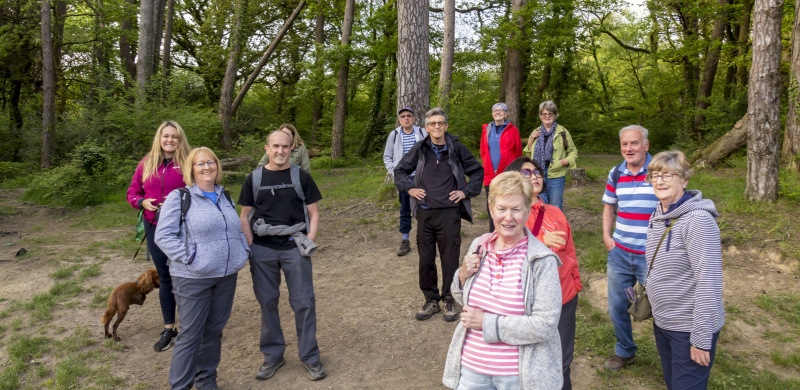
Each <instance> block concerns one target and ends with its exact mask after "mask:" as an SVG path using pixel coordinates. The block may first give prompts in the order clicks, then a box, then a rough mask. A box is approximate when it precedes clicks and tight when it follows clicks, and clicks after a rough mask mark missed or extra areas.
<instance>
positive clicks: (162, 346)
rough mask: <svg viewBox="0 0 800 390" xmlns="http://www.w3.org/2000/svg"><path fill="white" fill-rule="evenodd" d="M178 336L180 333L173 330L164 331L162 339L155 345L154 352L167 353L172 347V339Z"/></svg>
mask: <svg viewBox="0 0 800 390" xmlns="http://www.w3.org/2000/svg"><path fill="white" fill-rule="evenodd" d="M177 335H178V331H177V330H175V329H174V328H173V329H164V331H163V332H161V339H160V340H158V342H157V343H155V345H153V350H155V351H156V352H161V351H166V350H168V349H169V347H171V346H172V339H174V338H175V337H176V336H177Z"/></svg>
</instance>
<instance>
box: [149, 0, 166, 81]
mask: <svg viewBox="0 0 800 390" xmlns="http://www.w3.org/2000/svg"><path fill="white" fill-rule="evenodd" d="M153 6H154V7H155V8H154V9H153V18H155V22H154V23H153V73H152V74H155V73H156V71H157V70H158V60H159V57H160V52H161V37H162V33H163V32H164V8H166V6H167V0H155V1H154V2H153Z"/></svg>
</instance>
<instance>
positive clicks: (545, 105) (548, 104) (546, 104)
mask: <svg viewBox="0 0 800 390" xmlns="http://www.w3.org/2000/svg"><path fill="white" fill-rule="evenodd" d="M544 110H547V111H550V112H552V113H553V118H555V119H558V107H557V106H556V104H555V103H553V101H552V100H545V101H543V102H542V103H541V104H539V114H541V113H542V111H544Z"/></svg>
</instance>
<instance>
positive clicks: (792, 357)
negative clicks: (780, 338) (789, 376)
mask: <svg viewBox="0 0 800 390" xmlns="http://www.w3.org/2000/svg"><path fill="white" fill-rule="evenodd" d="M769 357H771V358H772V361H773V362H775V364H777V365H779V366H781V367H792V368H794V369H795V370H800V349H795V350H794V351H793V352H791V353H789V354H784V353H782V352H781V351H772V353H770V354H769Z"/></svg>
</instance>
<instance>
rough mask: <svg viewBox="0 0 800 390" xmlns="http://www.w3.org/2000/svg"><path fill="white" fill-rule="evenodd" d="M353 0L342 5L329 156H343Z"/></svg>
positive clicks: (354, 5) (353, 12) (353, 14)
mask: <svg viewBox="0 0 800 390" xmlns="http://www.w3.org/2000/svg"><path fill="white" fill-rule="evenodd" d="M355 3H356V2H355V0H347V1H346V2H345V6H344V21H343V22H342V43H341V48H342V59H341V62H340V64H339V76H338V79H337V81H336V111H335V112H334V114H333V130H332V131H331V158H334V159H336V158H341V157H343V156H344V121H345V116H346V115H347V80H348V79H349V78H350V34H351V33H352V31H353V17H354V16H355V8H356V4H355Z"/></svg>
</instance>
